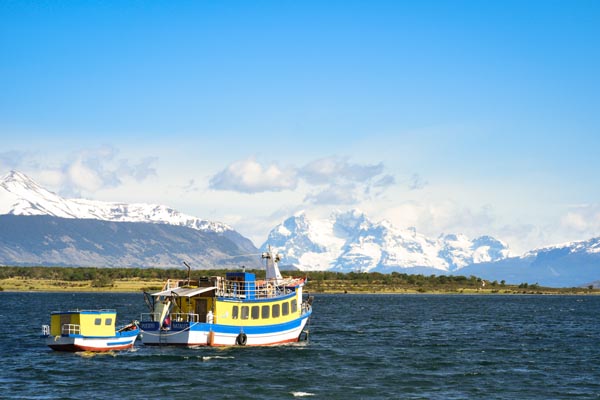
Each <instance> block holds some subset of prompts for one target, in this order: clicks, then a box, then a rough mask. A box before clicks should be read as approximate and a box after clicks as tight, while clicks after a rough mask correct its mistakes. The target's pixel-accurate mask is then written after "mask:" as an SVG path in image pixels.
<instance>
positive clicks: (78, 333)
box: [42, 310, 140, 352]
mask: <svg viewBox="0 0 600 400" xmlns="http://www.w3.org/2000/svg"><path fill="white" fill-rule="evenodd" d="M116 319H117V312H116V311H115V310H74V311H53V312H52V313H51V314H50V325H42V337H43V338H45V339H46V344H47V345H48V346H49V347H50V348H51V349H53V350H58V351H95V352H101V351H111V350H125V349H129V348H131V347H133V344H134V342H135V340H136V339H137V337H138V335H139V333H140V329H139V328H138V326H137V321H133V322H132V323H131V324H129V325H126V326H124V327H122V328H121V329H119V330H116V328H115V321H116Z"/></svg>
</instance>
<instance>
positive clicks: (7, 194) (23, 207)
mask: <svg viewBox="0 0 600 400" xmlns="http://www.w3.org/2000/svg"><path fill="white" fill-rule="evenodd" d="M2 214H13V215H50V216H54V217H61V218H78V219H98V220H102V221H115V222H156V223H164V224H169V225H178V226H185V227H188V228H192V229H197V230H200V231H210V232H226V231H233V228H231V227H229V226H227V225H225V224H222V223H220V222H211V221H207V220H203V219H199V218H196V217H192V216H190V215H186V214H182V213H180V212H179V211H176V210H173V209H172V208H169V207H167V206H163V205H157V204H145V203H134V204H126V203H116V202H103V201H94V200H86V199H65V198H62V197H60V196H59V195H57V194H55V193H52V192H50V191H48V190H46V189H44V188H43V187H41V186H40V185H38V184H37V183H36V182H34V181H33V180H32V179H31V178H29V177H28V176H27V175H25V174H23V173H20V172H17V171H11V172H9V173H8V174H7V175H5V176H4V177H3V178H2V179H0V215H2Z"/></svg>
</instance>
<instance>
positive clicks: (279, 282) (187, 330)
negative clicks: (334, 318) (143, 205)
mask: <svg viewBox="0 0 600 400" xmlns="http://www.w3.org/2000/svg"><path fill="white" fill-rule="evenodd" d="M262 258H263V259H265V261H266V279H264V280H257V279H256V275H255V274H254V273H249V272H246V271H245V270H244V271H241V272H228V273H226V276H225V277H221V276H213V277H205V278H200V279H197V280H191V279H190V277H189V274H190V270H191V268H190V266H189V265H187V263H184V264H185V265H186V267H188V279H187V280H170V279H169V280H167V282H166V283H165V284H164V287H163V289H162V290H161V291H160V292H156V293H152V294H150V293H145V294H144V295H145V300H146V304H147V305H148V306H149V308H150V312H149V313H144V314H142V315H141V318H140V329H141V332H142V334H141V336H142V343H144V344H145V345H183V346H268V345H278V344H283V343H290V342H298V341H299V340H304V339H307V338H308V331H307V330H305V327H306V325H307V322H308V320H309V318H310V316H311V314H312V300H313V298H312V297H308V298H306V299H303V293H302V288H303V287H304V285H305V284H306V282H307V279H306V278H292V277H289V278H283V277H282V275H281V273H280V271H279V267H278V262H279V261H280V258H281V257H280V255H279V254H274V253H273V252H271V248H270V247H269V251H268V252H266V253H263V254H262Z"/></svg>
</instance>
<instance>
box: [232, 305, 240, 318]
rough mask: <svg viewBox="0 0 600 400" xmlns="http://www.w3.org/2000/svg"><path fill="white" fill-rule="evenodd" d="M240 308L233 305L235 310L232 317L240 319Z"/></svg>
mask: <svg viewBox="0 0 600 400" xmlns="http://www.w3.org/2000/svg"><path fill="white" fill-rule="evenodd" d="M238 313H239V308H238V306H233V310H232V311H231V318H233V319H238Z"/></svg>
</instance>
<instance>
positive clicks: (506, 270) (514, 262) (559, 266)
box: [462, 237, 600, 287]
mask: <svg viewBox="0 0 600 400" xmlns="http://www.w3.org/2000/svg"><path fill="white" fill-rule="evenodd" d="M462 272H464V273H465V274H468V275H476V276H485V277H487V278H488V279H493V280H498V281H500V280H506V281H507V282H512V283H522V282H529V283H539V284H541V285H543V286H556V287H572V286H581V285H585V286H588V285H589V284H590V282H592V284H593V282H595V281H598V280H599V279H600V237H596V238H592V239H589V240H582V241H576V242H569V243H563V244H558V245H553V246H546V247H542V248H538V249H535V250H531V251H529V252H527V253H525V254H523V255H522V256H520V257H511V258H507V259H504V260H500V261H498V262H493V263H489V262H483V263H480V264H472V265H469V266H467V267H465V268H464V269H463V270H462Z"/></svg>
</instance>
